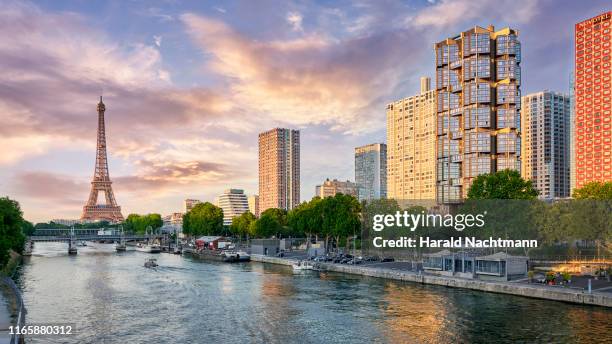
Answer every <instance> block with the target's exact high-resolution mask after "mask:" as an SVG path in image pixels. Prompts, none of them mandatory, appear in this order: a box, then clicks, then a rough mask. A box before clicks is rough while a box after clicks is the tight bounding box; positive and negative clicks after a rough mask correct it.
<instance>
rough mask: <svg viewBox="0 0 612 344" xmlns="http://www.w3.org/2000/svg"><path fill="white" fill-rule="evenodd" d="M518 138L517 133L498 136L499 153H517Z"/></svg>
mask: <svg viewBox="0 0 612 344" xmlns="http://www.w3.org/2000/svg"><path fill="white" fill-rule="evenodd" d="M517 146H518V137H517V135H516V133H500V134H497V153H516V152H518V150H517Z"/></svg>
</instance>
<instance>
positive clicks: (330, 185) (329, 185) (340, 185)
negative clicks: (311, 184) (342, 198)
mask: <svg viewBox="0 0 612 344" xmlns="http://www.w3.org/2000/svg"><path fill="white" fill-rule="evenodd" d="M336 194H344V195H351V196H354V197H355V198H357V197H358V191H357V184H355V183H353V182H351V181H348V180H347V181H340V180H337V179H334V180H329V178H327V179H326V180H325V181H324V182H323V184H321V185H317V186H316V187H315V196H318V197H321V198H325V197H333V196H335V195H336Z"/></svg>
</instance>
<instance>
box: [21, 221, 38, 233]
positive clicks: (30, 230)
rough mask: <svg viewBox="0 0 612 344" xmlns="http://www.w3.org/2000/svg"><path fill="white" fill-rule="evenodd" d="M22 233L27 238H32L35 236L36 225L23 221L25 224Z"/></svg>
mask: <svg viewBox="0 0 612 344" xmlns="http://www.w3.org/2000/svg"><path fill="white" fill-rule="evenodd" d="M21 231H22V232H23V234H24V235H26V236H31V235H33V234H34V232H35V231H36V229H34V225H33V224H32V222H30V221H26V220H23V224H22V226H21Z"/></svg>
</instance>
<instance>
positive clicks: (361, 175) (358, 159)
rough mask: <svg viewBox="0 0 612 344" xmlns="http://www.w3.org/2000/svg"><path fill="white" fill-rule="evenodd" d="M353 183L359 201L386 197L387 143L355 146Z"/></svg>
mask: <svg viewBox="0 0 612 344" xmlns="http://www.w3.org/2000/svg"><path fill="white" fill-rule="evenodd" d="M355 183H356V184H357V193H358V195H359V201H363V200H368V201H369V200H373V199H379V198H386V197H387V145H386V144H384V143H372V144H369V145H365V146H361V147H357V148H355Z"/></svg>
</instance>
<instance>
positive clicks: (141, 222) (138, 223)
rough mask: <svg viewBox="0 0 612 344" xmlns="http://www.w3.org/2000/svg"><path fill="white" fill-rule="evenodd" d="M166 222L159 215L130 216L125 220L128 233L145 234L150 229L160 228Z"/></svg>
mask: <svg viewBox="0 0 612 344" xmlns="http://www.w3.org/2000/svg"><path fill="white" fill-rule="evenodd" d="M163 224H164V222H163V221H162V218H161V215H159V214H147V215H138V214H130V215H128V217H127V219H125V223H124V225H123V226H124V229H125V230H126V231H128V232H134V233H144V232H145V231H146V230H147V228H148V227H151V229H157V228H160V227H161V226H162V225H163Z"/></svg>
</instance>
